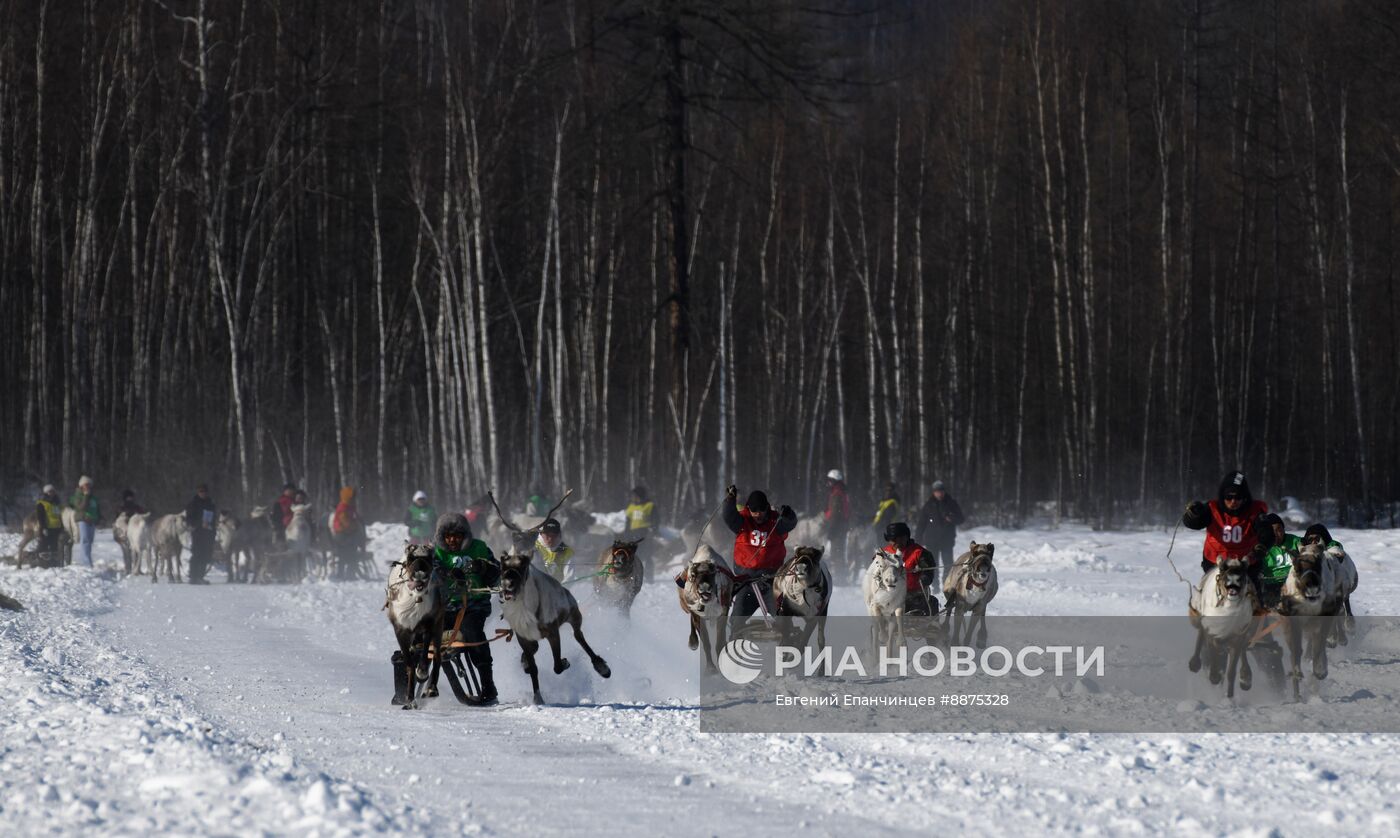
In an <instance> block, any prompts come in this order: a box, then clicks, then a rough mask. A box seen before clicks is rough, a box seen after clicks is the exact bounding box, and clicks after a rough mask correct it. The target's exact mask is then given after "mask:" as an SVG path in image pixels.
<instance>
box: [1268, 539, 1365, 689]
mask: <svg viewBox="0 0 1400 838" xmlns="http://www.w3.org/2000/svg"><path fill="white" fill-rule="evenodd" d="M1338 570H1339V568H1338V564H1337V561H1336V559H1335V558H1333V557H1332V556H1331V555H1329V552H1328V551H1327V550H1325V549H1324V548H1323V545H1322V544H1320V543H1317V542H1312V543H1309V544H1305V545H1303V548H1302V549H1301V550H1300V551H1299V552H1298V555H1297V556H1296V557H1295V558H1294V559H1293V567H1292V568H1291V569H1290V570H1289V571H1288V578H1287V579H1285V580H1284V582H1283V590H1282V591H1281V592H1280V594H1279V605H1278V612H1279V614H1281V615H1283V616H1284V617H1285V618H1286V619H1287V621H1288V630H1287V634H1288V652H1289V658H1290V661H1291V663H1292V666H1291V668H1290V669H1289V677H1290V678H1292V679H1293V700H1294V701H1301V700H1302V695H1301V692H1302V690H1301V686H1302V684H1301V682H1302V680H1303V666H1302V658H1303V643H1304V642H1305V641H1306V642H1307V643H1308V644H1309V651H1310V652H1311V653H1312V673H1313V677H1314V678H1316V679H1317V680H1319V681H1321V680H1323V679H1324V678H1326V677H1327V646H1328V642H1327V640H1328V634H1329V633H1330V630H1331V628H1332V624H1333V623H1342V622H1344V621H1343V620H1341V619H1337V618H1338V617H1339V616H1340V615H1341V614H1342V613H1343V610H1344V608H1345V605H1344V600H1345V596H1344V594H1343V588H1342V584H1341V583H1342V581H1343V580H1342V579H1341V578H1340V574H1339V573H1338ZM1351 578H1352V579H1353V580H1354V579H1355V576H1354V575H1353V576H1352V577H1351ZM1337 629H1338V631H1340V632H1342V637H1343V638H1345V636H1346V635H1345V630H1344V629H1342V627H1341V626H1340V625H1338V626H1337Z"/></svg>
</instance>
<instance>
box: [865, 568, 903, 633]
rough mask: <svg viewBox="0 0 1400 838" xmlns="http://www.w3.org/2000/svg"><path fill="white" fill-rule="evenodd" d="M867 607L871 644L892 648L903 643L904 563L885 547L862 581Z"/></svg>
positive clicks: (867, 569)
mask: <svg viewBox="0 0 1400 838" xmlns="http://www.w3.org/2000/svg"><path fill="white" fill-rule="evenodd" d="M860 590H861V594H862V595H864V597H865V611H866V613H867V614H869V615H870V617H871V620H872V622H871V624H870V646H871V649H872V650H875V649H879V648H880V647H881V646H884V647H885V648H888V649H890V650H891V651H893V650H894V649H895V648H897V647H898V646H901V645H903V643H904V598H905V585H904V563H903V562H901V561H900V560H899V559H898V558H896V557H894V556H891V555H890V554H889V553H886V552H885V551H884V550H881V551H879V552H877V553H876V554H875V556H874V558H872V559H871V560H870V566H869V567H868V568H866V569H865V578H864V579H862V580H861V584H860Z"/></svg>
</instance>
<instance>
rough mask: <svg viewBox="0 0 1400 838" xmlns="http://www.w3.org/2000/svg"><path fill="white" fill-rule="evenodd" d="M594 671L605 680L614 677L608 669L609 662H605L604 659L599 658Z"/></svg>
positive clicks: (595, 662) (594, 664) (594, 665)
mask: <svg viewBox="0 0 1400 838" xmlns="http://www.w3.org/2000/svg"><path fill="white" fill-rule="evenodd" d="M593 671H595V672H597V673H598V674H599V675H601V676H603V677H604V678H611V677H612V670H611V669H609V668H608V662H607V661H605V660H603V659H602V658H598V659H597V660H595V661H594V662H593Z"/></svg>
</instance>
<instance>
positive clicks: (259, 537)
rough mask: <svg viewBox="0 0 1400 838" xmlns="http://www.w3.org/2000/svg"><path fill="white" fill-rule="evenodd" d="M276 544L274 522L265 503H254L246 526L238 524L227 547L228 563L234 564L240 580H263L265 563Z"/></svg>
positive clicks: (275, 524) (275, 526) (275, 525)
mask: <svg viewBox="0 0 1400 838" xmlns="http://www.w3.org/2000/svg"><path fill="white" fill-rule="evenodd" d="M276 543H277V522H276V521H275V520H274V519H273V516H272V515H271V514H269V511H268V508H267V507H266V506H255V507H253V509H252V510H251V511H250V512H249V513H248V520H247V522H246V525H245V524H244V523H240V524H239V526H238V529H237V531H235V533H234V538H233V544H232V545H231V546H230V548H229V550H230V555H229V564H230V566H233V565H237V567H238V569H237V572H236V573H237V576H238V580H239V581H240V582H266V581H267V573H266V570H267V569H266V567H265V565H266V562H267V557H268V555H269V554H270V553H271V552H272V549H273V546H274V545H275V544H276Z"/></svg>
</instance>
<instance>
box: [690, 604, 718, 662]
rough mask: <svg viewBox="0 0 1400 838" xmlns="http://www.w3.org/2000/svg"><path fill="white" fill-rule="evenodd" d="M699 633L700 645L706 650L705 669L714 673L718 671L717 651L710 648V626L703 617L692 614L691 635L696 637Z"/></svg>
mask: <svg viewBox="0 0 1400 838" xmlns="http://www.w3.org/2000/svg"><path fill="white" fill-rule="evenodd" d="M697 634H698V635H699V639H700V645H701V646H703V647H704V651H705V671H706V672H709V673H714V672H715V671H716V667H715V653H714V649H712V648H710V627H709V626H707V625H705V621H704V620H703V619H701V618H700V617H697V616H695V615H694V614H691V615H690V636H691V637H692V638H694V637H695V636H696V635H697ZM690 648H692V649H694V648H695V647H694V646H691V647H690Z"/></svg>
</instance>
